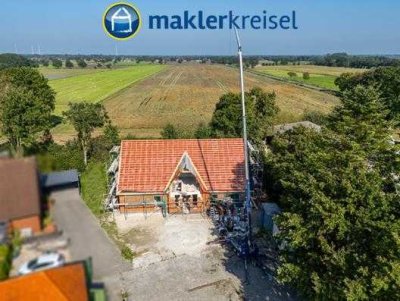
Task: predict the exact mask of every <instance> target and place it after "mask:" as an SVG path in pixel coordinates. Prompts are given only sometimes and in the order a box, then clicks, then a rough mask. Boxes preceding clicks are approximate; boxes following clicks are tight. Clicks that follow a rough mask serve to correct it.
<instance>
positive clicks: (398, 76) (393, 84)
mask: <svg viewBox="0 0 400 301" xmlns="http://www.w3.org/2000/svg"><path fill="white" fill-rule="evenodd" d="M399 83H400V67H388V68H382V67H381V68H376V69H374V70H372V71H368V72H365V73H360V74H351V73H345V74H342V75H341V76H340V77H338V78H337V79H336V80H335V84H336V85H337V86H338V87H339V89H340V91H341V92H345V91H348V90H352V89H354V87H356V86H358V85H361V86H364V87H374V88H375V89H376V90H377V91H378V94H379V95H380V101H381V102H382V103H383V104H384V106H385V107H386V109H387V110H389V111H388V115H387V119H391V120H393V121H394V122H395V123H396V124H397V125H400V85H399Z"/></svg>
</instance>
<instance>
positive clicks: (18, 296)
mask: <svg viewBox="0 0 400 301" xmlns="http://www.w3.org/2000/svg"><path fill="white" fill-rule="evenodd" d="M38 300H41V301H88V300H89V289H88V286H87V275H86V271H85V267H84V265H83V264H82V263H74V264H68V265H65V266H63V267H59V268H54V269H50V270H44V271H40V272H35V273H32V274H28V275H25V276H20V277H15V278H10V279H9V280H6V281H2V282H0V301H38Z"/></svg>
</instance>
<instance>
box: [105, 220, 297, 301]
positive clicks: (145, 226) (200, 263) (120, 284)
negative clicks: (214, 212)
mask: <svg viewBox="0 0 400 301" xmlns="http://www.w3.org/2000/svg"><path fill="white" fill-rule="evenodd" d="M115 221H116V224H117V227H118V229H119V231H120V234H122V236H123V238H124V239H125V241H126V242H127V243H129V245H130V246H131V248H132V249H133V250H134V251H135V252H136V257H135V259H134V260H133V263H132V270H131V271H128V272H125V273H121V274H120V275H119V276H118V277H114V278H108V279H106V282H107V284H108V293H109V294H110V297H111V299H112V300H119V299H118V298H120V297H119V296H120V294H121V291H123V292H126V293H127V294H128V295H129V301H131V300H135V301H137V300H138V301H139V300H207V301H209V300H218V301H219V300H256V301H257V300H294V298H293V297H292V296H291V295H290V293H288V291H287V290H286V289H285V288H283V287H281V286H280V285H278V284H277V283H276V282H275V281H274V280H273V279H272V278H271V277H269V276H268V275H266V274H264V273H263V271H262V270H261V269H259V268H258V267H256V266H254V265H252V264H249V266H248V267H249V268H248V274H247V275H246V273H245V269H244V261H243V260H242V259H240V258H238V257H237V256H236V255H235V254H234V253H233V252H232V251H230V250H228V249H227V248H226V247H224V246H222V245H220V244H218V243H215V241H216V239H217V237H216V236H215V235H214V234H213V232H214V231H213V230H214V227H213V225H212V223H211V222H210V221H209V220H208V219H207V218H203V217H202V216H201V215H172V216H169V217H168V218H166V219H164V218H162V216H161V215H160V214H157V213H156V214H153V215H150V216H147V218H145V216H144V215H143V214H134V215H128V216H124V215H122V214H116V215H115ZM110 288H111V289H110Z"/></svg>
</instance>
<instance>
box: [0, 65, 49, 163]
mask: <svg viewBox="0 0 400 301" xmlns="http://www.w3.org/2000/svg"><path fill="white" fill-rule="evenodd" d="M54 102H55V92H54V91H53V90H52V89H51V88H50V87H49V85H48V81H47V79H46V78H44V76H43V75H41V74H40V73H39V71H37V70H36V69H31V68H27V67H22V68H12V69H7V70H4V71H2V72H1V73H0V126H1V131H2V132H3V134H4V135H5V136H6V137H7V138H8V141H9V142H10V145H11V148H12V151H13V152H14V153H15V154H16V155H17V156H22V155H23V153H24V148H25V147H28V146H29V145H30V144H32V143H33V142H34V141H35V140H36V138H37V135H39V134H41V133H43V132H45V131H46V130H49V129H50V128H51V124H52V119H51V114H52V112H53V110H54Z"/></svg>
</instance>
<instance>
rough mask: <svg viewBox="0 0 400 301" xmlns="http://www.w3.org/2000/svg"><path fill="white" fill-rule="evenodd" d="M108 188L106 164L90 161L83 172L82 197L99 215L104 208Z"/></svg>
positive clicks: (95, 213)
mask: <svg viewBox="0 0 400 301" xmlns="http://www.w3.org/2000/svg"><path fill="white" fill-rule="evenodd" d="M106 188H107V177H106V170H105V166H104V164H102V163H97V162H94V163H93V162H91V163H89V165H88V167H87V168H86V170H85V171H84V172H83V173H82V174H81V189H82V198H83V200H84V201H85V203H86V205H87V206H88V207H89V209H90V210H91V211H92V212H93V214H94V215H96V216H97V217H99V216H100V215H101V213H102V210H103V202H104V194H105V193H106Z"/></svg>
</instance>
